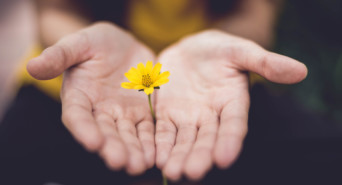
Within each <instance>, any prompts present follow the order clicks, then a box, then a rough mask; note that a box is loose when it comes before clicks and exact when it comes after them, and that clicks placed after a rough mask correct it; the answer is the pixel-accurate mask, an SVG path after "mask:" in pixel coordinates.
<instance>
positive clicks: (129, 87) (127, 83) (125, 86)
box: [121, 82, 135, 89]
mask: <svg viewBox="0 0 342 185" xmlns="http://www.w3.org/2000/svg"><path fill="white" fill-rule="evenodd" d="M134 86H135V84H133V83H129V82H122V83H121V87H123V88H125V89H133V87H134Z"/></svg>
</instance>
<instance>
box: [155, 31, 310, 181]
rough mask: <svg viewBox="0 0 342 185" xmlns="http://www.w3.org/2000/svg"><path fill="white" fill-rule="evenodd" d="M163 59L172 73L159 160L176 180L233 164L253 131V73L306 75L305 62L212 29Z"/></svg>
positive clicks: (161, 98)
mask: <svg viewBox="0 0 342 185" xmlns="http://www.w3.org/2000/svg"><path fill="white" fill-rule="evenodd" d="M158 61H161V62H162V63H163V68H164V70H168V71H170V72H171V76H170V82H169V83H168V84H166V85H164V86H163V87H162V89H161V90H160V91H159V92H158V94H157V96H156V102H157V108H156V110H157V113H156V114H157V125H156V136H155V141H156V151H157V158H156V164H157V166H158V167H159V168H161V169H162V170H163V173H164V175H166V177H167V178H168V179H170V180H173V181H176V180H179V179H180V178H181V176H182V174H185V175H186V176H187V177H188V178H189V179H191V180H199V179H201V178H203V177H204V175H205V174H206V172H208V171H209V169H210V168H211V167H212V165H213V164H216V165H217V166H218V167H220V168H227V167H229V166H230V165H231V164H232V163H233V162H234V161H235V160H236V158H237V157H238V154H239V152H240V150H241V148H242V144H243V140H244V138H245V136H246V133H247V120H248V109H249V91H248V76H247V73H245V71H253V72H256V73H258V74H260V75H262V76H263V77H265V78H266V79H268V80H270V81H273V82H276V83H283V84H292V83H297V82H300V81H301V80H303V79H304V78H305V77H306V74H307V69H306V67H305V65H304V64H302V63H300V62H298V61H296V60H294V59H291V58H289V57H286V56H282V55H279V54H275V53H271V52H268V51H266V50H265V49H263V48H262V47H260V46H259V45H257V44H255V43H254V42H251V41H249V40H246V39H243V38H239V37H236V36H233V35H229V34H227V33H224V32H221V31H216V30H208V31H204V32H201V33H198V34H195V35H192V36H188V37H186V38H184V39H183V40H181V41H180V42H178V43H176V44H174V45H173V46H171V47H170V48H168V49H166V50H165V51H164V52H163V53H162V54H161V55H160V57H159V59H158Z"/></svg>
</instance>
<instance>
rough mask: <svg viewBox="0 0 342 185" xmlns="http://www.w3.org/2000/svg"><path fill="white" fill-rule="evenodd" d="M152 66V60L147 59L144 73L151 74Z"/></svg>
mask: <svg viewBox="0 0 342 185" xmlns="http://www.w3.org/2000/svg"><path fill="white" fill-rule="evenodd" d="M152 67H153V63H152V61H150V60H149V61H147V63H146V71H145V72H146V74H151V72H152Z"/></svg>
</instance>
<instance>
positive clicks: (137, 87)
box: [133, 84, 146, 90]
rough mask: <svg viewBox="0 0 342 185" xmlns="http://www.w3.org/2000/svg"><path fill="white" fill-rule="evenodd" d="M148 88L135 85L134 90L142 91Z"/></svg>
mask: <svg viewBox="0 0 342 185" xmlns="http://www.w3.org/2000/svg"><path fill="white" fill-rule="evenodd" d="M145 88H146V87H145V86H143V85H141V84H138V85H134V87H133V89H137V90H140V89H145Z"/></svg>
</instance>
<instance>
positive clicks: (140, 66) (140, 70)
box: [138, 63, 146, 75]
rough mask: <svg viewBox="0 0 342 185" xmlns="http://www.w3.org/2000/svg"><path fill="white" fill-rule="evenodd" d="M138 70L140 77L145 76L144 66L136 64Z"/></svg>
mask: <svg viewBox="0 0 342 185" xmlns="http://www.w3.org/2000/svg"><path fill="white" fill-rule="evenodd" d="M138 70H139V72H140V74H141V75H144V74H146V73H145V66H144V64H143V63H139V64H138Z"/></svg>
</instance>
